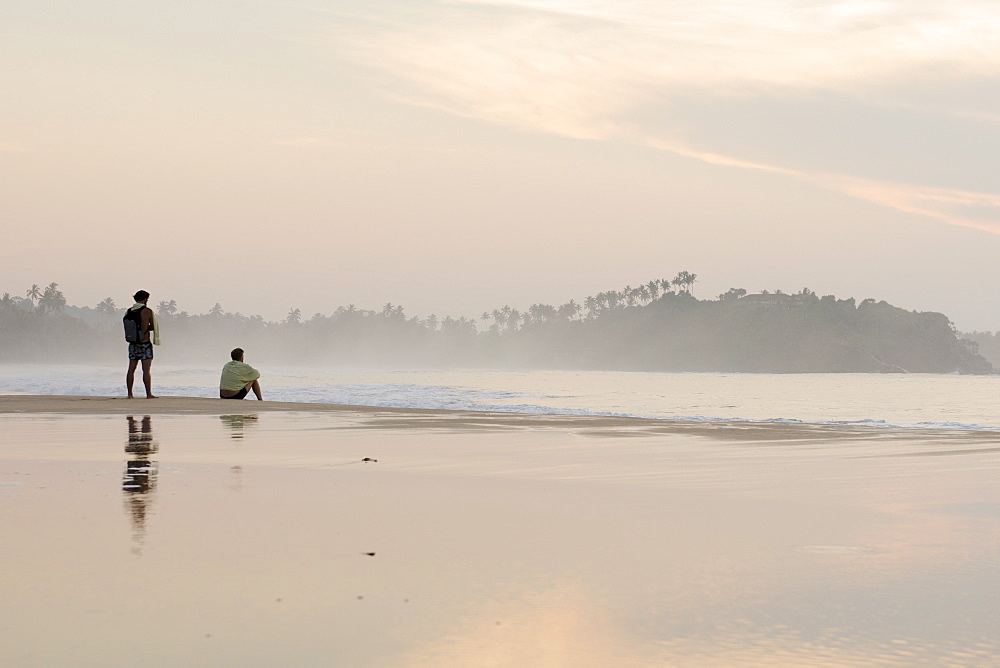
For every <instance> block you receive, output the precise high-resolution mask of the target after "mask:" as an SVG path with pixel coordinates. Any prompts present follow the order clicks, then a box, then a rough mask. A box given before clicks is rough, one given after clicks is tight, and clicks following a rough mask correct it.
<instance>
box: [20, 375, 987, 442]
mask: <svg viewBox="0 0 1000 668" xmlns="http://www.w3.org/2000/svg"><path fill="white" fill-rule="evenodd" d="M220 368H221V365H220ZM219 370H220V369H219V368H208V367H197V366H168V365H154V367H153V383H154V392H156V393H157V394H160V395H164V396H197V397H215V396H217V389H216V388H217V383H218V377H219ZM261 371H262V374H263V375H262V378H261V382H262V385H263V390H264V396H265V398H267V399H269V400H275V401H296V402H310V403H332V404H348V405H364V406H381V407H392V408H431V409H449V410H476V411H501V412H515V413H532V414H539V413H551V414H570V415H621V416H635V417H646V418H654V419H660V420H685V421H690V420H693V421H724V420H737V421H752V422H805V423H815V424H847V425H871V426H873V427H879V426H885V427H916V428H933V429H974V430H1000V376H960V375H941V374H735V373H644V372H617V371H492V370H443V371H442V370H428V371H396V372H392V371H335V370H315V369H303V368H292V367H288V368H261ZM123 379H124V366H123V367H121V368H119V367H111V366H92V365H21V364H13V365H3V366H0V395H2V394H62V395H99V396H107V395H121V394H124V380H123ZM138 383H139V380H138V379H137V384H138Z"/></svg>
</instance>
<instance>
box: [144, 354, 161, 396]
mask: <svg viewBox="0 0 1000 668" xmlns="http://www.w3.org/2000/svg"><path fill="white" fill-rule="evenodd" d="M151 366H153V360H142V384H143V385H145V386H146V398H147V399H156V398H157V397H156V396H155V395H154V394H153V376H152V374H151V373H150V372H149V368H150V367H151Z"/></svg>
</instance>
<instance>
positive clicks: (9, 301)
mask: <svg viewBox="0 0 1000 668" xmlns="http://www.w3.org/2000/svg"><path fill="white" fill-rule="evenodd" d="M13 307H14V298H13V297H11V296H10V293H9V292H5V293H3V298H2V299H0V310H4V311H6V310H7V309H9V308H13Z"/></svg>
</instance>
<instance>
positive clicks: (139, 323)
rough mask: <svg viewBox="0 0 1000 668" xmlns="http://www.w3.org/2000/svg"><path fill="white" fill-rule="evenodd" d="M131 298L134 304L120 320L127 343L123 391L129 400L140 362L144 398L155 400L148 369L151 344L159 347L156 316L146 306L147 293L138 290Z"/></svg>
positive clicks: (151, 349)
mask: <svg viewBox="0 0 1000 668" xmlns="http://www.w3.org/2000/svg"><path fill="white" fill-rule="evenodd" d="M132 298H133V299H135V304H133V305H132V307H131V308H129V310H128V311H126V312H125V317H124V318H122V320H123V321H124V323H125V332H126V337H125V340H126V341H128V342H129V344H128V373H127V374H125V389H127V390H128V398H129V399H131V398H132V383H133V382H134V381H135V369H136V367H137V366H139V363H140V362H141V363H142V384H143V385H144V386H145V388H146V398H147V399H156V397H155V396H154V395H153V378H152V375H151V374H150V367H151V366H153V344H154V343H155V344H156V345H160V330H159V328H158V327H157V326H156V316H154V315H153V309H151V308H149V307H148V306H146V304H147V303H148V302H149V293H148V292H146V291H145V290H139V292H137V293H135V294H134V295H132ZM130 331H131V332H134V337H133V336H130V335H129V333H130ZM150 335H152V337H150ZM133 339H134V340H133Z"/></svg>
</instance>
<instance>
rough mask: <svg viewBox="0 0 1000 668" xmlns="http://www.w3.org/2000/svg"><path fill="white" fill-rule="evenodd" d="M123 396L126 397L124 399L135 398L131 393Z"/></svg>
mask: <svg viewBox="0 0 1000 668" xmlns="http://www.w3.org/2000/svg"><path fill="white" fill-rule="evenodd" d="M125 398H126V399H135V397H133V396H132V395H131V394H130V395H128V396H127V397H125Z"/></svg>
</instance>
